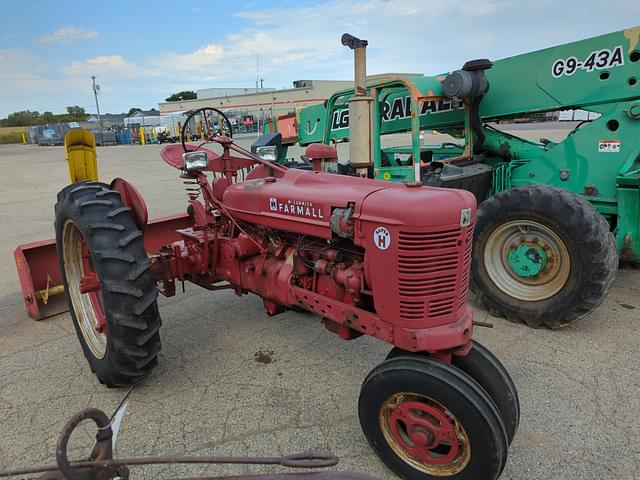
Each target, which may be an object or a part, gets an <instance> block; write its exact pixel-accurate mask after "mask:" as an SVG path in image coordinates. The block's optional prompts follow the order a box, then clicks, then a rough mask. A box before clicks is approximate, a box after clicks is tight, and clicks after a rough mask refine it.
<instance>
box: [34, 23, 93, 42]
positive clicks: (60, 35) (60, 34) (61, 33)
mask: <svg viewBox="0 0 640 480" xmlns="http://www.w3.org/2000/svg"><path fill="white" fill-rule="evenodd" d="M98 35H99V34H98V32H94V31H93V30H88V29H86V28H83V27H73V26H68V27H61V28H58V29H57V30H55V31H54V32H52V33H48V34H46V35H42V36H41V37H39V38H38V40H39V41H40V42H41V43H68V42H73V41H77V40H95V39H96V38H98Z"/></svg>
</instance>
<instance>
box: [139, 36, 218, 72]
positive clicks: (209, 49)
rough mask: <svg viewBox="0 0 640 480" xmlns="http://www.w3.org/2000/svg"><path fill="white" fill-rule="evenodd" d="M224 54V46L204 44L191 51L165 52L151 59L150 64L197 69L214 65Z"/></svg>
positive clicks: (171, 68)
mask: <svg viewBox="0 0 640 480" xmlns="http://www.w3.org/2000/svg"><path fill="white" fill-rule="evenodd" d="M225 56H226V53H225V50H224V47H223V46H221V45H217V44H215V43H210V44H208V45H204V46H202V47H200V48H198V49H197V50H195V51H194V52H191V53H183V54H180V53H167V54H164V55H161V56H159V57H157V58H155V59H152V60H151V64H153V65H155V66H158V67H162V68H167V69H170V70H197V69H201V68H204V67H210V66H212V65H216V64H217V63H218V62H220V61H221V60H223V59H224V58H225Z"/></svg>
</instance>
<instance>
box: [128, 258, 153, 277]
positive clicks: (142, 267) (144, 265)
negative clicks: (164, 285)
mask: <svg viewBox="0 0 640 480" xmlns="http://www.w3.org/2000/svg"><path fill="white" fill-rule="evenodd" d="M150 268H151V260H149V259H147V261H142V262H138V264H137V265H136V266H135V267H134V268H132V269H131V271H130V272H129V275H128V277H127V278H128V279H129V280H130V281H134V280H136V279H137V278H138V277H139V276H140V275H142V274H143V273H144V272H146V271H147V270H149V269H150Z"/></svg>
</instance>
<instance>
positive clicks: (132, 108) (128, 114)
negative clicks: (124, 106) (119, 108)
mask: <svg viewBox="0 0 640 480" xmlns="http://www.w3.org/2000/svg"><path fill="white" fill-rule="evenodd" d="M141 111H142V109H141V108H138V107H131V108H130V109H129V113H127V117H130V116H131V115H133V114H134V113H136V112H141Z"/></svg>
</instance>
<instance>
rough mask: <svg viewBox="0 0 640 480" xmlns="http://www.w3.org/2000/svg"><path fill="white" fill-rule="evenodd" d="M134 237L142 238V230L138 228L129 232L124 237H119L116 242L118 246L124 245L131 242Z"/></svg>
mask: <svg viewBox="0 0 640 480" xmlns="http://www.w3.org/2000/svg"><path fill="white" fill-rule="evenodd" d="M136 238H142V232H141V231H140V230H138V231H137V232H131V233H130V234H129V235H127V236H126V237H124V238H121V239H120V241H119V242H118V246H120V247H126V246H127V245H129V244H130V243H131V242H133V241H134V240H135V239H136Z"/></svg>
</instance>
